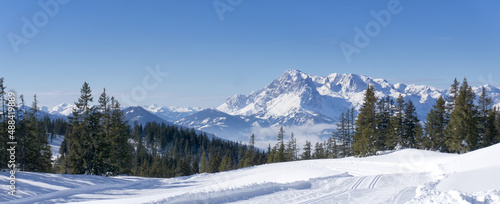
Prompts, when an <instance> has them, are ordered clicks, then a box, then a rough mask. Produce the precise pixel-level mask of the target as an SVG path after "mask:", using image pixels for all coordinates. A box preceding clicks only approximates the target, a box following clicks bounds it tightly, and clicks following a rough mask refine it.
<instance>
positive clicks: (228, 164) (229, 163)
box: [219, 152, 233, 172]
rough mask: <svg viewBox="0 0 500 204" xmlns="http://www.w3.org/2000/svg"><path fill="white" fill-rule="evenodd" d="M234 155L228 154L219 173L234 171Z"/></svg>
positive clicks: (221, 164) (223, 159)
mask: <svg viewBox="0 0 500 204" xmlns="http://www.w3.org/2000/svg"><path fill="white" fill-rule="evenodd" d="M231 157H232V155H231V153H230V152H226V154H225V155H224V157H223V158H222V161H221V163H220V166H219V171H221V172H222V171H229V170H232V169H233V164H232V159H231Z"/></svg>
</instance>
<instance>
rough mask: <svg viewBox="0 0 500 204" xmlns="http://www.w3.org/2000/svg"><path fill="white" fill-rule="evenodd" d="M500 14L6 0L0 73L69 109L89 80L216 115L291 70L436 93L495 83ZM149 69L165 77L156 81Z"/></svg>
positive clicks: (485, 7)
mask: <svg viewBox="0 0 500 204" xmlns="http://www.w3.org/2000/svg"><path fill="white" fill-rule="evenodd" d="M66 1H67V0H66ZM40 2H41V3H42V4H43V3H46V2H48V4H46V5H50V6H48V11H46V9H44V8H43V6H40V5H39V3H40ZM54 2H57V8H58V9H55V8H56V7H55V6H54V4H53V3H54ZM214 2H217V3H216V4H217V5H219V6H220V5H222V6H221V7H219V8H222V9H224V8H225V9H228V10H226V11H225V12H222V10H219V14H222V16H223V20H222V19H221V18H220V16H219V15H218V12H217V9H215V7H214ZM64 3H65V4H64ZM231 3H233V4H231ZM238 3H239V4H238ZM395 5H397V6H395ZM391 6H392V7H394V8H396V9H397V10H398V11H399V12H395V13H391V11H390V9H389V8H392V7H391ZM372 10H373V11H374V12H376V13H380V12H382V13H383V12H384V11H388V12H389V14H390V15H391V19H390V21H389V22H388V23H387V25H386V26H381V25H380V23H378V26H379V27H378V30H377V27H373V26H376V25H374V24H373V23H374V22H376V19H375V18H374V17H373V16H372V15H371V13H370V12H371V11H372ZM499 10H500V3H499V2H498V1H493V0H489V1H488V0H484V1H472V0H471V1H431V0H426V1H424V0H418V1H417V0H414V1H410V0H401V1H392V0H391V1H389V0H377V1H352V0H338V1H328V0H317V1H305V0H301V1H298V0H275V1H265V0H241V1H240V2H238V1H237V0H233V1H227V0H220V1H219V0H217V1H194V0H192V1H187V0H186V1H181V0H170V1H159V0H155V1H97V0H86V1H75V0H73V1H69V2H67V3H66V2H64V1H62V0H61V1H60V2H58V1H56V0H41V1H15V0H5V1H1V2H0V76H2V77H4V78H5V85H6V86H7V87H8V88H9V89H14V90H16V91H17V92H18V94H21V93H22V94H24V95H25V96H26V98H28V99H29V101H31V97H32V95H33V94H35V93H36V94H37V95H38V97H39V100H40V103H41V105H46V106H54V105H57V104H59V103H62V102H66V103H73V102H74V101H76V99H77V98H78V96H79V89H80V87H81V85H82V84H83V82H84V81H87V82H88V83H89V84H90V86H91V88H92V89H93V91H94V92H93V93H94V95H95V97H96V98H97V96H98V95H99V94H100V93H101V92H102V89H103V88H106V89H107V92H108V93H110V94H111V95H114V96H116V97H117V98H118V99H119V100H122V102H123V101H127V100H128V101H129V102H130V103H131V104H129V105H145V104H153V103H154V104H158V105H173V106H201V107H216V106H218V105H220V104H222V103H223V102H224V101H225V99H226V98H227V97H229V96H232V95H234V94H238V93H239V94H248V93H249V92H251V91H253V90H258V89H261V88H263V87H264V86H265V85H267V84H268V83H270V82H271V81H272V80H273V79H275V78H278V77H279V76H281V75H282V74H283V72H284V71H285V70H286V69H299V70H301V71H304V72H306V73H310V74H315V75H323V76H327V75H329V74H331V73H356V74H362V75H367V76H371V77H376V78H384V79H387V80H388V81H389V82H391V83H398V82H403V83H410V84H426V85H432V86H436V87H438V88H448V86H449V84H451V82H452V81H453V78H455V77H458V78H459V79H461V78H463V77H467V78H468V79H469V81H470V82H471V83H472V84H473V85H480V84H486V83H490V84H493V85H496V86H500V69H499V65H500V60H499V59H500V49H499V48H500V39H499V36H500V21H499V20H500V12H498V11H499ZM23 19H26V20H27V21H28V24H33V26H34V27H35V28H36V29H37V31H36V32H34V31H33V30H29V29H27V28H29V26H27V25H26V24H27V23H26V22H25V21H23ZM33 19H35V20H33ZM382 19H383V18H382ZM383 20H384V19H383ZM385 20H387V18H386V19H385ZM372 21H373V22H372ZM35 24H36V25H35ZM367 25H372V27H369V26H368V27H369V28H370V29H372V30H369V31H371V32H372V33H371V34H372V37H370V36H368V38H369V40H370V42H369V44H368V45H366V44H365V45H364V46H363V47H362V48H360V47H358V49H359V53H353V54H351V55H350V61H348V60H347V58H346V57H345V56H346V55H344V53H343V52H342V50H341V48H340V47H341V46H340V44H341V43H342V42H344V43H346V44H349V45H352V46H356V45H355V42H354V41H355V37H356V35H357V33H356V32H355V28H356V27H358V28H360V30H362V31H363V32H366V30H365V28H366V26H367ZM23 29H24V30H25V32H24V34H23ZM28 31H29V32H28ZM26 34H27V35H26ZM365 34H366V33H365ZM13 36H17V37H16V38H14V37H13ZM13 39H15V40H13ZM20 39H21V40H20ZM22 39H24V41H23V40H22ZM21 41H22V42H23V43H20V42H21ZM12 42H16V43H17V45H16V46H13V44H12ZM16 48H17V52H16ZM146 67H150V70H155V69H156V68H157V67H158V68H159V69H160V70H161V72H166V73H168V75H167V76H164V77H161V78H160V79H159V80H158V81H157V80H155V79H154V78H153V77H150V74H149V72H150V71H148V70H147V68H146ZM144 81H146V83H145V84H146V85H144ZM133 94H135V96H136V97H135V98H134V97H129V96H131V95H133Z"/></svg>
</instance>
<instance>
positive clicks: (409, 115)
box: [402, 100, 421, 148]
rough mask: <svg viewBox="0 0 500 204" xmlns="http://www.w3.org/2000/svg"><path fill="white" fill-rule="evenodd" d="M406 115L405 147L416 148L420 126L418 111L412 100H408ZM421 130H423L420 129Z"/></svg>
mask: <svg viewBox="0 0 500 204" xmlns="http://www.w3.org/2000/svg"><path fill="white" fill-rule="evenodd" d="M404 112H405V114H404V119H403V124H404V125H403V138H402V141H403V147H409V148H415V146H416V142H415V138H416V134H417V127H418V126H419V125H420V124H419V122H420V121H419V119H418V117H417V110H416V108H415V106H414V105H413V102H412V101H411V100H408V103H407V104H406V108H405V111H404ZM420 130H421V128H420Z"/></svg>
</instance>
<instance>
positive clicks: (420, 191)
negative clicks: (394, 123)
mask: <svg viewBox="0 0 500 204" xmlns="http://www.w3.org/2000/svg"><path fill="white" fill-rule="evenodd" d="M499 154H500V144H498V145H494V146H492V147H489V148H485V149H481V150H477V151H474V152H471V153H467V154H463V155H455V154H443V153H436V152H429V151H423V150H413V149H408V150H400V151H396V152H393V153H388V154H385V155H380V156H373V157H367V158H354V157H349V158H343V159H321V160H307V161H297V162H284V163H275V164H266V165H261V166H255V167H249V168H244V169H239V170H234V171H228V172H221V173H215V174H207V173H203V174H197V175H192V176H185V177H176V178H170V179H161V178H141V177H132V176H118V177H102V176H86V175H61V174H44V173H31V172H18V173H17V175H16V178H17V183H16V188H17V190H18V192H17V195H18V196H17V197H12V196H10V195H7V193H6V192H7V189H8V186H7V185H6V184H7V182H6V181H7V178H8V176H9V174H8V172H1V173H0V180H1V181H4V182H5V185H4V184H2V185H0V190H1V191H4V192H5V193H4V194H0V203H30V204H31V203H81V202H83V203H213V204H218V203H251V204H256V203H263V204H270V203H287V204H292V203H303V204H314V203H397V204H399V203H407V202H410V203H500V182H499V181H500V174H498V173H497V172H498V171H499V170H500V161H499V160H498V158H496V156H497V155H499ZM457 189H458V190H457ZM460 189H461V191H460Z"/></svg>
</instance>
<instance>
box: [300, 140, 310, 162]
mask: <svg viewBox="0 0 500 204" xmlns="http://www.w3.org/2000/svg"><path fill="white" fill-rule="evenodd" d="M303 149H304V152H302V156H301V159H302V160H308V159H311V142H309V141H306V144H304V148H303Z"/></svg>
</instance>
